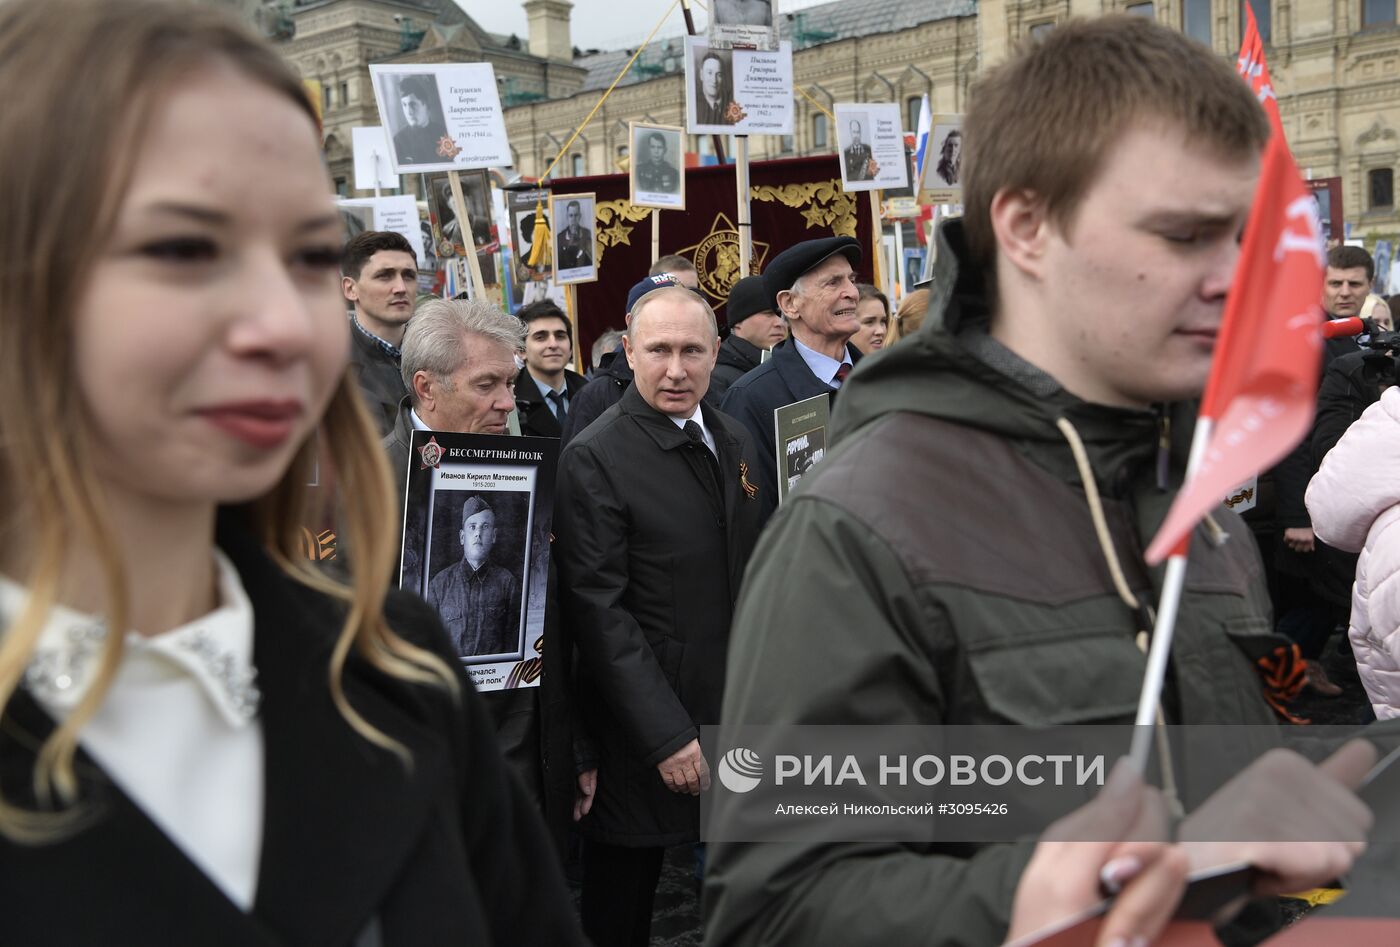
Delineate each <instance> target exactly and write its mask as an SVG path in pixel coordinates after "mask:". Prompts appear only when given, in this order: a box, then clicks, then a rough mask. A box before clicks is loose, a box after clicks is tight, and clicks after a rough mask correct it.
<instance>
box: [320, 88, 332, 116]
mask: <svg viewBox="0 0 1400 947" xmlns="http://www.w3.org/2000/svg"><path fill="white" fill-rule="evenodd" d="M330 109H331V87H330V83H326V84H325V85H322V86H321V111H323V112H329V111H330Z"/></svg>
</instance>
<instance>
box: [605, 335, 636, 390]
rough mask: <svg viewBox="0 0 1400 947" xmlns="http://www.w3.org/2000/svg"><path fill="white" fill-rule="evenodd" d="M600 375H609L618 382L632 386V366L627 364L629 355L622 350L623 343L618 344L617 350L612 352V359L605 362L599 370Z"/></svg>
mask: <svg viewBox="0 0 1400 947" xmlns="http://www.w3.org/2000/svg"><path fill="white" fill-rule="evenodd" d="M598 374H599V375H607V376H609V377H611V378H616V379H617V380H618V381H621V382H626V383H627V384H629V385H630V384H632V366H631V365H628V364H627V353H626V352H624V351H623V350H622V343H621V342H619V343H617V348H615V349H613V350H612V358H611V359H609V360H608V361H606V362H604V363H603V364H602V366H601V367H600V368H599V369H598Z"/></svg>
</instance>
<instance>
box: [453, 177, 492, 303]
mask: <svg viewBox="0 0 1400 947" xmlns="http://www.w3.org/2000/svg"><path fill="white" fill-rule="evenodd" d="M447 185H448V187H450V188H452V202H453V203H454V204H456V205H457V221H458V223H460V224H461V230H462V246H463V247H464V248H465V249H466V251H467V267H468V268H469V269H470V270H471V274H472V298H473V299H485V298H487V297H486V280H484V279H482V277H481V261H480V260H478V259H477V258H476V238H475V237H474V236H473V234H472V219H471V215H470V214H468V213H467V202H466V200H465V199H464V198H463V197H462V179H461V177H460V176H459V175H458V174H457V172H456V171H448V172H447Z"/></svg>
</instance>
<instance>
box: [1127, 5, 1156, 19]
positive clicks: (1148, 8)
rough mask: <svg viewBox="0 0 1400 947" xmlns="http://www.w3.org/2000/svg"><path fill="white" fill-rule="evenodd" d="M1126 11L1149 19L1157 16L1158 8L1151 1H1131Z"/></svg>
mask: <svg viewBox="0 0 1400 947" xmlns="http://www.w3.org/2000/svg"><path fill="white" fill-rule="evenodd" d="M1125 12H1127V13H1129V14H1131V15H1132V16H1141V17H1146V18H1147V19H1149V20H1153V19H1156V18H1157V8H1156V7H1155V6H1154V5H1153V4H1151V3H1130V4H1128V6H1127V8H1126V10H1125Z"/></svg>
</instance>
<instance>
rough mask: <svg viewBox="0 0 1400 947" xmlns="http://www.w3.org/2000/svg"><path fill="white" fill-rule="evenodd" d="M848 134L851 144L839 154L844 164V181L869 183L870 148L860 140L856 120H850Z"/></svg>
mask: <svg viewBox="0 0 1400 947" xmlns="http://www.w3.org/2000/svg"><path fill="white" fill-rule="evenodd" d="M850 132H851V143H850V144H849V145H847V146H846V148H845V150H844V151H842V152H841V156H842V158H843V160H844V161H845V163H846V180H847V181H869V180H870V179H871V174H870V158H871V152H870V146H869V145H867V144H866V143H865V142H864V141H862V140H861V138H862V134H861V133H862V129H861V124H860V122H859V121H858V120H856V119H852V120H851V124H850Z"/></svg>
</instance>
